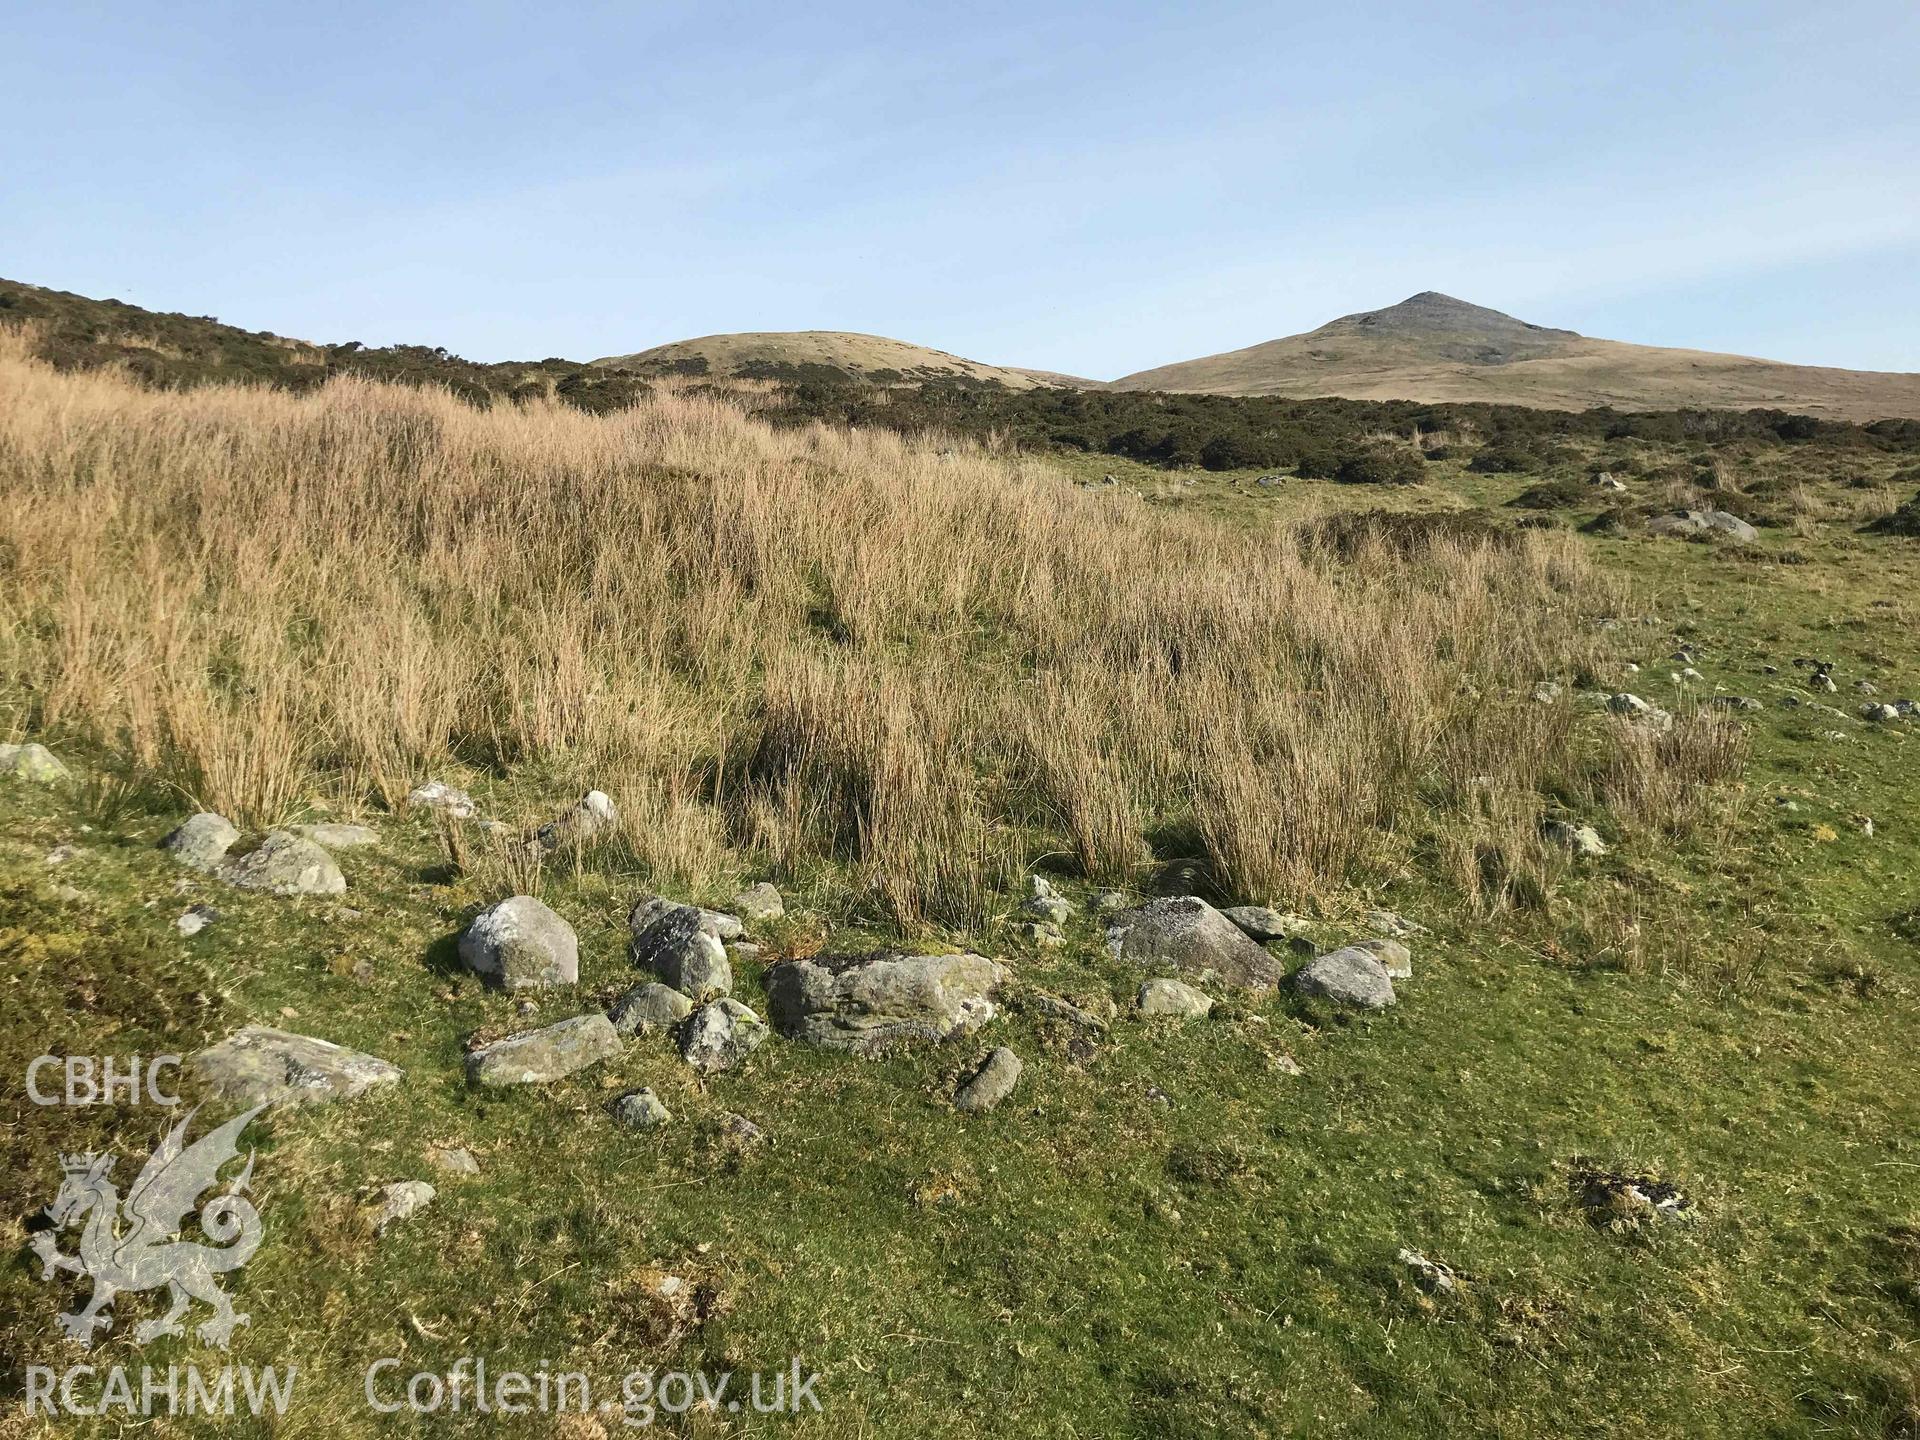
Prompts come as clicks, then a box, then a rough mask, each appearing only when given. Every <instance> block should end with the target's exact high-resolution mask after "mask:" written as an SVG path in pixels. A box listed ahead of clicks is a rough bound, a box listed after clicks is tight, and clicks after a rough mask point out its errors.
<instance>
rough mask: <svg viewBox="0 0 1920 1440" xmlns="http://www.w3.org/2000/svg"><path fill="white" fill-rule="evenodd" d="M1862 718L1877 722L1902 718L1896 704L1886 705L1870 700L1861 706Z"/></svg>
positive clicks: (1881, 722)
mask: <svg viewBox="0 0 1920 1440" xmlns="http://www.w3.org/2000/svg"><path fill="white" fill-rule="evenodd" d="M1860 718H1861V719H1862V720H1871V721H1874V722H1875V723H1876V724H1884V723H1885V722H1887V721H1889V720H1898V719H1899V718H1900V710H1899V708H1898V707H1897V706H1894V705H1884V704H1880V703H1878V702H1874V701H1869V702H1868V703H1867V704H1865V705H1862V706H1861V707H1860Z"/></svg>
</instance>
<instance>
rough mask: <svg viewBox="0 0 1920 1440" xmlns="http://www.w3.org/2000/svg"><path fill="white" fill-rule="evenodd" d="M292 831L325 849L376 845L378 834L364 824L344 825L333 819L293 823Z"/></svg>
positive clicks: (350, 848)
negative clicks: (307, 823) (312, 822)
mask: <svg viewBox="0 0 1920 1440" xmlns="http://www.w3.org/2000/svg"><path fill="white" fill-rule="evenodd" d="M291 828H292V830H293V833H294V834H296V835H299V836H302V837H304V838H305V839H308V840H311V841H313V843H314V844H316V845H319V846H321V847H322V848H324V849H327V850H358V849H361V848H362V847H364V846H367V845H378V844H379V843H380V835H379V833H378V832H377V831H375V830H373V829H371V828H370V827H368V826H365V825H344V824H340V823H337V822H335V821H322V822H320V823H318V824H314V825H295V826H292V827H291Z"/></svg>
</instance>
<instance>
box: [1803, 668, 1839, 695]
mask: <svg viewBox="0 0 1920 1440" xmlns="http://www.w3.org/2000/svg"><path fill="white" fill-rule="evenodd" d="M1807 688H1808V689H1809V690H1817V691H1819V692H1820V693H1821V694H1822V695H1831V694H1833V693H1834V692H1835V691H1836V690H1838V689H1839V688H1840V687H1839V686H1838V685H1836V684H1834V683H1833V676H1831V675H1829V674H1827V672H1826V671H1824V670H1816V671H1815V672H1814V673H1813V674H1812V675H1810V676H1808V677H1807Z"/></svg>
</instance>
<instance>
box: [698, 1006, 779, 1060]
mask: <svg viewBox="0 0 1920 1440" xmlns="http://www.w3.org/2000/svg"><path fill="white" fill-rule="evenodd" d="M766 1038H767V1022H766V1021H764V1020H762V1019H761V1018H760V1017H759V1016H758V1015H756V1014H754V1013H753V1011H751V1010H749V1009H748V1008H747V1007H746V1006H744V1005H742V1004H741V1003H740V1002H739V1001H738V1000H716V1001H714V1002H713V1003H712V1004H711V1005H702V1006H701V1007H700V1008H699V1009H698V1010H696V1011H694V1012H693V1014H692V1015H691V1016H690V1017H689V1018H688V1020H687V1023H686V1024H684V1025H682V1026H681V1027H680V1058H681V1059H683V1060H685V1061H686V1062H687V1064H689V1065H691V1066H692V1067H693V1068H694V1069H695V1070H697V1071H698V1072H699V1073H700V1074H702V1075H717V1074H719V1073H720V1072H721V1071H722V1070H731V1069H732V1068H733V1067H734V1066H736V1065H738V1064H739V1063H740V1062H741V1061H742V1060H744V1059H746V1058H747V1056H749V1055H751V1054H752V1053H753V1052H754V1051H755V1050H758V1049H759V1048H760V1042H761V1041H763V1040H765V1039H766Z"/></svg>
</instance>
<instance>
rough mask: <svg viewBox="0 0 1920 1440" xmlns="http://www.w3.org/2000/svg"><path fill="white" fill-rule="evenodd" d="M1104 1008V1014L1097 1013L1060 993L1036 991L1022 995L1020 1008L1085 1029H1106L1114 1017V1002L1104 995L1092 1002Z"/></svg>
mask: <svg viewBox="0 0 1920 1440" xmlns="http://www.w3.org/2000/svg"><path fill="white" fill-rule="evenodd" d="M1090 1003H1092V1004H1095V1005H1098V1006H1100V1007H1101V1008H1103V1009H1104V1010H1105V1011H1106V1013H1105V1014H1104V1015H1096V1014H1095V1013H1094V1012H1093V1011H1092V1010H1090V1009H1087V1008H1086V1007H1084V1006H1080V1005H1076V1004H1074V1003H1073V1002H1072V1001H1071V1000H1063V999H1062V998H1061V997H1060V996H1058V995H1048V994H1045V993H1042V992H1035V993H1033V994H1031V995H1026V996H1023V997H1021V999H1020V1002H1019V1008H1020V1009H1022V1010H1028V1011H1031V1012H1032V1013H1034V1014H1036V1015H1045V1016H1046V1017H1047V1018H1048V1019H1050V1020H1064V1021H1065V1022H1066V1023H1067V1024H1069V1025H1078V1026H1079V1027H1080V1028H1081V1029H1083V1030H1105V1029H1106V1028H1107V1022H1108V1021H1109V1020H1111V1019H1112V1018H1113V1002H1112V1001H1111V1000H1107V999H1105V998H1104V997H1103V998H1101V999H1100V1000H1097V1001H1094V1002H1090Z"/></svg>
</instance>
